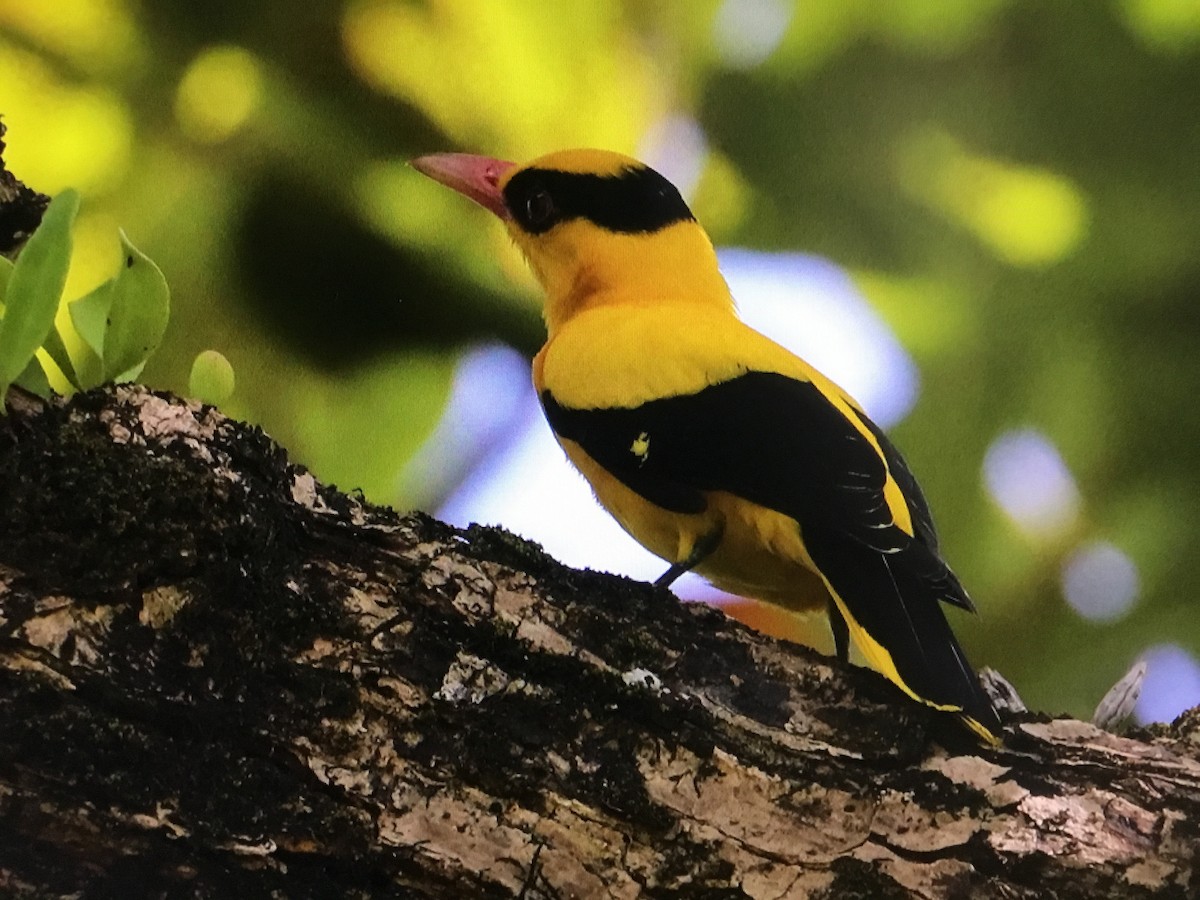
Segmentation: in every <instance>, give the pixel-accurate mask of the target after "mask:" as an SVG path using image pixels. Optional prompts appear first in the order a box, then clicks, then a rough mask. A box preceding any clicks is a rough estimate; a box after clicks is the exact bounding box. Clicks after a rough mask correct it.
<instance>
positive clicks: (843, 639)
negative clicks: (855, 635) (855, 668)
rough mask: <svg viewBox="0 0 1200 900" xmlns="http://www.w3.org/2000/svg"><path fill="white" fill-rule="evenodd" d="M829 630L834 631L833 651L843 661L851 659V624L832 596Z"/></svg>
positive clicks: (830, 599)
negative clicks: (848, 623) (843, 615)
mask: <svg viewBox="0 0 1200 900" xmlns="http://www.w3.org/2000/svg"><path fill="white" fill-rule="evenodd" d="M829 630H830V631H832V632H833V652H834V654H835V655H836V656H837V658H838V659H839V660H841V661H842V662H849V661H850V626H848V625H847V624H846V620H845V619H844V618H842V611H841V610H840V609H838V606H837V603H835V602H834V599H833V598H832V597H830V598H829Z"/></svg>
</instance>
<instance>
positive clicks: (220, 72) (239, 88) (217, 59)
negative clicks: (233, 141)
mask: <svg viewBox="0 0 1200 900" xmlns="http://www.w3.org/2000/svg"><path fill="white" fill-rule="evenodd" d="M261 102H262V74H261V72H260V65H259V62H258V60H257V59H256V58H255V57H254V54H252V53H250V52H248V51H247V50H244V49H242V48H241V47H232V46H222V47H209V48H207V49H205V50H203V51H201V53H200V54H199V55H198V56H196V58H195V59H193V60H192V62H191V64H190V65H189V66H188V67H187V70H186V71H185V72H184V73H183V78H182V79H181V80H180V82H179V90H178V92H177V93H176V95H175V117H176V118H177V119H178V120H179V127H180V129H181V130H182V131H183V133H184V134H186V135H187V136H188V137H189V138H191V139H192V140H194V141H197V142H199V143H202V144H216V143H219V142H221V141H223V140H226V139H227V138H229V137H230V136H231V135H233V134H234V133H235V132H236V131H237V130H238V129H239V128H241V127H242V126H243V125H244V124H246V121H247V120H248V119H249V118H250V117H251V116H252V115H253V114H254V112H255V111H256V110H257V109H258V108H259V105H260V104H261Z"/></svg>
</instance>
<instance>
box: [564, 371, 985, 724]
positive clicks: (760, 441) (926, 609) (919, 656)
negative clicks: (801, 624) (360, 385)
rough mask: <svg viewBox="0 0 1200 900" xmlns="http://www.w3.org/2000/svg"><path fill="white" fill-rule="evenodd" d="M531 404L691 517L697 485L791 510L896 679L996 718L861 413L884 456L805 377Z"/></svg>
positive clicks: (911, 487) (755, 375)
mask: <svg viewBox="0 0 1200 900" xmlns="http://www.w3.org/2000/svg"><path fill="white" fill-rule="evenodd" d="M542 405H543V408H544V409H545V412H546V418H547V420H548V421H549V423H550V426H551V428H553V429H554V431H555V432H556V433H557V434H559V435H560V436H562V437H564V438H568V439H570V440H572V441H575V442H576V443H578V444H579V445H580V446H581V447H582V448H583V449H584V451H585V452H587V454H588V455H589V456H591V457H592V458H593V459H594V460H595V461H596V462H597V463H599V464H600V465H601V466H603V467H604V468H605V469H606V470H607V471H609V472H610V473H612V475H613V476H615V477H616V478H617V479H619V480H620V481H621V482H622V483H624V484H625V485H626V486H627V487H629V488H630V489H631V490H633V491H635V492H637V493H638V494H639V495H641V496H642V497H644V498H645V499H647V500H649V501H650V502H651V503H654V504H657V505H658V506H661V507H663V508H664V509H668V510H672V511H674V512H680V513H696V512H700V511H702V510H703V509H704V507H705V496H704V492H705V491H727V492H729V493H732V494H734V495H736V496H739V497H742V498H744V499H746V500H749V501H751V502H753V503H756V504H758V505H760V506H764V507H766V508H768V509H771V510H774V511H776V512H779V513H783V514H784V515H787V516H790V517H792V518H794V519H795V520H796V522H797V523H798V524H799V527H800V532H801V537H802V538H803V540H804V542H805V546H806V548H807V549H808V551H809V554H810V555H811V556H812V558H813V561H814V562H815V563H816V564H817V566H818V567H819V568H820V569H821V571H822V573H823V574H824V575H825V577H826V578H828V579H829V581H830V583H831V584H832V585H833V586H834V589H835V590H836V591H837V593H838V594H839V596H841V597H842V599H843V601H844V602H845V603H846V604H847V606H848V608H849V609H850V612H851V615H852V616H853V617H854V618H855V620H856V621H857V623H858V624H859V625H860V626H861V627H862V628H863V629H864V630H865V631H866V632H867V633H868V634H869V635H871V636H872V637H873V638H874V639H875V640H876V641H878V642H879V643H880V644H881V645H883V646H884V647H885V648H886V649H887V650H888V652H889V653H890V655H891V656H892V658H893V661H894V662H895V664H896V667H897V670H898V672H899V673H900V675H901V677H902V678H903V679H904V682H905V684H907V685H908V686H909V687H910V688H911V689H912V690H913V691H915V692H916V693H918V694H919V695H920V696H921V697H923V698H927V699H929V700H931V701H933V702H935V703H938V704H945V705H955V706H960V707H962V708H963V709H965V710H967V711H968V712H970V713H971V714H972V715H974V716H975V717H976V718H978V719H979V720H980V721H983V722H985V723H992V722H994V721H995V718H994V714H991V713H990V706H988V705H987V702H986V700H984V699H983V698H982V694H981V693H980V692H979V688H978V683H977V681H976V679H975V676H974V674H973V673H972V671H971V669H970V668H969V667H968V666H967V665H966V661H965V660H964V659H963V655H962V651H961V650H960V649H959V647H958V643H957V642H956V641H955V639H954V635H953V634H952V632H951V631H950V627H949V624H948V623H947V622H946V620H945V616H944V615H943V613H942V611H941V609H940V608H939V604H938V601H939V600H945V601H947V602H950V603H954V604H956V605H959V606H963V607H966V608H968V609H970V608H971V603H970V600H969V599H968V598H967V595H966V593H965V592H964V591H963V589H962V586H961V585H960V584H959V582H958V579H957V578H956V577H955V576H954V574H953V572H951V571H950V569H949V567H948V566H947V565H946V563H945V562H944V561H943V560H942V559H941V556H940V555H939V553H938V541H937V534H936V532H935V530H934V527H933V521H932V517H931V516H930V514H929V506H928V504H927V503H926V501H925V497H924V496H923V494H922V493H921V490H920V488H919V487H918V486H917V483H916V480H915V479H914V478H913V476H912V473H911V472H910V471H909V469H908V467H907V466H906V465H905V464H904V460H903V459H902V458H901V457H900V454H899V453H898V452H897V451H896V449H895V447H894V446H893V445H892V444H891V442H890V441H889V440H888V439H887V438H886V436H884V435H883V432H882V431H880V430H879V428H878V427H877V426H876V425H875V424H874V423H873V422H871V421H870V420H869V419H868V418H867V417H866V416H865V415H859V414H857V413H854V414H855V415H859V418H860V419H861V421H862V423H863V425H864V426H865V427H866V428H867V429H868V430H869V431H870V432H871V433H872V435H873V436H874V437H875V438H876V441H877V442H878V443H879V446H880V449H881V450H882V451H883V456H882V458H881V456H880V453H879V452H877V451H876V449H875V447H873V446H872V445H871V443H870V441H868V440H867V439H866V438H865V437H864V436H863V434H862V432H861V431H860V430H859V429H858V428H856V427H855V425H854V423H853V422H852V421H850V420H849V419H848V418H847V417H846V415H845V414H843V412H842V410H841V409H839V408H838V407H837V406H835V405H834V404H833V403H831V402H830V401H829V399H828V398H827V397H825V395H824V394H822V393H821V391H820V389H819V388H817V386H816V385H815V384H813V383H811V382H807V381H800V380H797V379H794V378H789V377H787V376H785V375H780V374H777V373H773V372H747V373H746V374H744V375H741V376H739V377H737V378H734V379H731V380H729V381H725V382H722V383H720V384H715V385H711V386H709V387H707V388H704V389H703V390H701V391H699V392H697V393H695V394H688V395H681V396H675V397H667V398H663V399H659V400H652V401H649V402H647V403H644V404H642V405H641V406H638V407H635V408H631V409H625V408H608V409H586V410H580V409H570V408H568V407H564V406H562V405H561V404H559V403H558V402H557V401H556V400H555V399H554V397H553V395H552V394H551V393H550V392H549V391H544V392H543V393H542ZM889 471H890V472H891V474H892V477H893V478H894V479H895V481H896V483H897V484H898V485H899V486H900V489H901V492H902V493H903V494H904V496H905V498H906V500H907V503H908V508H909V512H910V516H911V519H912V523H913V532H914V533H913V534H912V535H909V534H907V533H906V532H904V531H903V530H902V529H901V528H900V527H899V526H897V525H896V524H895V522H894V521H893V517H892V513H891V510H890V509H889V507H888V504H887V502H886V500H885V498H884V493H883V492H884V486H885V483H886V479H887V474H888V472H889Z"/></svg>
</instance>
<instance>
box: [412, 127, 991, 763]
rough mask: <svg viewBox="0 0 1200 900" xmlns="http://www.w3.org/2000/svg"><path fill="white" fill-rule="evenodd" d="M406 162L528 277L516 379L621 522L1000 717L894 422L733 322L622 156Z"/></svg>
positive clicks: (697, 238) (726, 298)
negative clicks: (524, 342) (962, 630)
mask: <svg viewBox="0 0 1200 900" xmlns="http://www.w3.org/2000/svg"><path fill="white" fill-rule="evenodd" d="M413 166H414V167H415V168H417V169H418V170H419V171H421V172H423V173H424V174H426V175H428V176H429V177H430V178H433V179H435V180H437V181H439V182H441V183H442V184H445V185H447V186H449V187H451V188H453V189H454V190H456V191H458V192H460V193H462V194H464V195H465V196H467V197H469V198H470V199H472V200H474V201H476V202H477V203H479V204H480V205H482V206H483V207H485V208H486V209H489V210H491V211H492V212H493V213H495V214H496V215H497V216H498V217H499V218H500V219H501V220H503V222H504V224H505V225H506V226H507V228H508V231H509V234H510V235H511V236H512V238H513V240H514V241H515V242H516V244H517V246H518V247H519V248H520V250H521V252H522V253H523V254H524V255H525V258H526V259H527V260H528V261H529V265H530V267H531V268H532V270H533V272H534V274H535V275H536V277H537V279H538V281H539V282H540V283H541V285H542V287H543V289H544V290H545V294H546V302H545V320H546V328H547V332H548V339H547V341H546V344H545V346H544V347H542V349H541V351H540V352H539V353H538V354H537V356H536V357H535V358H534V361H533V381H534V385H535V386H536V388H537V392H538V396H539V398H540V399H541V402H542V407H543V409H544V410H545V414H546V419H547V421H548V422H549V423H550V427H551V428H552V429H553V431H554V434H555V436H556V437H557V439H558V442H559V444H561V445H562V448H563V450H564V451H566V454H567V456H568V457H569V458H570V460H571V462H572V463H574V465H575V466H576V467H577V468H578V469H579V471H580V472H582V473H583V475H584V477H585V478H587V480H588V481H589V482H590V483H591V486H592V489H593V490H594V491H595V494H596V498H597V499H598V500H599V502H600V503H601V504H602V505H603V506H604V508H605V509H607V510H608V512H609V513H611V514H612V516H613V517H614V518H615V519H616V520H617V521H618V522H619V523H620V524H621V526H622V527H623V528H624V529H625V530H626V531H627V532H629V534H631V535H632V536H633V537H634V538H635V539H636V540H637V541H638V542H639V543H641V544H642V545H643V546H645V547H646V548H647V549H649V550H650V551H651V552H652V553H654V554H656V555H658V556H659V557H661V558H663V559H664V560H667V561H669V562H670V563H671V565H670V568H669V569H668V570H667V571H666V573H665V574H664V575H663V576H662V578H660V579H659V582H658V583H660V584H670V582H671V581H673V580H674V579H675V578H677V577H678V576H679V575H681V574H682V573H683V572H686V571H688V570H691V569H694V570H695V571H697V572H699V573H700V574H701V575H703V576H704V577H705V578H707V579H708V580H709V581H711V582H712V583H713V584H715V585H716V586H717V587H719V588H721V589H723V590H726V591H729V592H730V593H733V594H738V595H741V596H745V597H754V598H757V599H759V600H765V601H768V602H770V603H774V604H778V605H780V606H783V607H786V608H788V609H792V610H797V611H809V610H814V609H826V610H827V611H828V615H829V621H830V627H831V629H832V631H833V635H834V645H835V647H836V651H837V654H838V656H839V657H840V658H841V659H843V660H845V659H846V657H847V654H848V639H849V638H853V640H854V643H855V645H856V646H857V647H858V648H859V650H860V651H861V652H862V655H863V657H864V658H865V659H866V661H867V662H868V664H869V665H871V666H872V667H873V668H875V669H876V670H877V671H879V672H881V673H882V674H883V675H884V676H886V677H887V678H888V679H890V680H891V681H892V682H894V683H895V684H896V685H898V686H899V687H900V689H901V690H903V691H904V692H905V693H906V694H908V695H909V696H910V697H912V698H913V699H915V700H918V701H920V702H922V703H925V704H928V705H929V706H932V707H934V708H936V709H939V710H946V711H950V712H955V713H958V714H959V715H960V716H961V718H962V719H963V721H964V722H965V723H966V724H967V725H968V726H969V727H970V728H971V729H972V730H974V731H975V732H976V733H977V734H978V735H980V736H981V737H982V738H983V739H985V740H987V741H989V742H991V743H996V742H997V738H996V736H995V735H996V733H997V732H998V731H999V728H1000V723H999V720H998V719H997V717H996V713H995V712H994V711H993V709H992V706H991V704H990V703H989V702H988V699H987V697H986V696H985V695H984V693H983V691H982V690H981V689H980V686H979V682H978V680H977V678H976V676H975V673H974V671H973V670H972V669H971V667H970V665H969V664H968V663H967V660H966V658H965V657H964V655H963V652H962V649H961V648H960V647H959V645H958V642H957V641H956V640H955V638H954V634H953V632H952V631H951V630H950V626H949V624H948V623H947V621H946V618H945V615H944V614H943V611H942V608H941V603H943V602H945V603H949V604H952V605H954V606H959V607H962V608H964V609H967V610H973V606H972V604H971V601H970V599H969V598H968V596H967V594H966V591H964V590H963V587H962V585H961V584H960V583H959V581H958V579H957V578H956V577H955V575H954V573H953V572H951V571H950V568H949V567H948V566H947V565H946V563H945V561H944V560H943V559H942V557H941V554H940V552H939V550H938V539H937V534H936V532H935V531H934V527H933V520H932V518H931V517H930V512H929V506H928V504H927V503H926V501H925V497H924V496H923V495H922V493H921V489H920V487H918V485H917V482H916V480H915V479H914V478H913V476H912V473H911V472H910V471H909V470H908V467H907V466H906V465H905V463H904V460H903V459H902V458H901V456H900V454H899V453H898V452H897V450H896V448H895V447H894V446H893V445H892V443H891V441H889V440H888V438H887V437H886V436H885V435H884V433H883V432H882V431H881V430H880V429H879V428H878V426H876V425H875V424H874V423H873V422H872V421H871V420H870V419H869V418H867V416H866V414H865V413H864V412H863V410H862V408H861V407H860V406H859V405H858V404H857V403H856V402H855V401H854V400H853V399H852V398H851V397H850V396H849V395H847V394H846V392H845V391H843V390H841V388H839V387H838V386H837V385H835V384H834V383H833V382H831V381H830V380H829V379H828V378H826V377H825V376H824V375H822V374H821V373H820V372H818V371H816V370H815V369H814V368H813V367H812V366H810V365H809V364H808V363H806V362H805V361H804V360H802V359H800V358H799V357H797V356H796V355H795V354H793V353H791V352H790V351H788V350H786V349H784V348H783V347H781V346H780V345H779V344H777V343H775V342H774V341H772V340H770V339H769V338H766V337H764V336H763V335H761V334H759V333H758V332H757V331H755V330H754V329H752V328H750V327H749V326H748V325H745V324H744V323H743V322H742V321H741V320H740V319H738V317H737V313H736V311H735V308H734V301H733V298H732V297H731V295H730V293H729V288H728V287H727V286H726V284H725V280H724V278H722V276H721V273H720V271H719V270H718V267H717V257H716V254H715V252H714V250H713V246H712V242H711V241H710V240H709V238H708V235H707V234H706V233H705V232H704V229H703V228H701V227H700V225H699V224H698V223H697V222H696V220H695V218H694V217H693V216H692V213H691V210H689V209H688V206H687V204H686V203H685V202H684V200H683V198H682V197H681V196H680V194H679V192H678V191H677V190H676V189H675V187H674V186H673V185H672V184H671V183H670V182H669V181H667V179H665V178H664V177H663V176H662V175H660V174H659V173H657V172H655V171H654V170H653V169H651V168H649V167H647V166H645V165H644V164H642V163H640V162H638V161H637V160H635V159H631V158H630V157H627V156H622V155H620V154H617V153H610V152H606V151H600V150H568V151H563V152H559V153H552V154H550V155H548V156H543V157H541V158H540V159H536V160H534V161H533V162H531V163H528V164H526V165H516V164H514V163H510V162H505V161H503V160H498V159H491V158H489V157H484V156H472V155H468V154H459V153H445V154H434V155H431V156H423V157H421V158H419V159H416V160H414V161H413Z"/></svg>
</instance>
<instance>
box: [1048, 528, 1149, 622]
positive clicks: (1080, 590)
mask: <svg viewBox="0 0 1200 900" xmlns="http://www.w3.org/2000/svg"><path fill="white" fill-rule="evenodd" d="M1062 589H1063V596H1064V597H1066V599H1067V603H1069V604H1071V608H1072V609H1074V610H1075V611H1076V612H1077V613H1079V614H1080V615H1081V616H1083V617H1084V618H1085V619H1091V620H1092V621H1094V622H1112V621H1115V620H1116V619H1119V618H1121V617H1122V616H1124V615H1125V614H1126V613H1128V612H1129V611H1130V609H1132V608H1133V603H1134V601H1135V600H1136V599H1137V595H1138V571H1137V566H1136V565H1134V563H1133V560H1131V559H1130V558H1129V557H1128V556H1127V555H1126V554H1125V553H1123V552H1122V551H1121V550H1120V549H1118V548H1117V547H1115V546H1113V545H1112V544H1110V543H1108V542H1107V541H1095V542H1093V543H1090V544H1085V545H1084V546H1082V547H1079V548H1078V549H1077V550H1076V551H1075V552H1074V553H1072V554H1071V555H1070V556H1069V557H1068V558H1067V560H1066V561H1065V562H1064V563H1063V569H1062Z"/></svg>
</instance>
